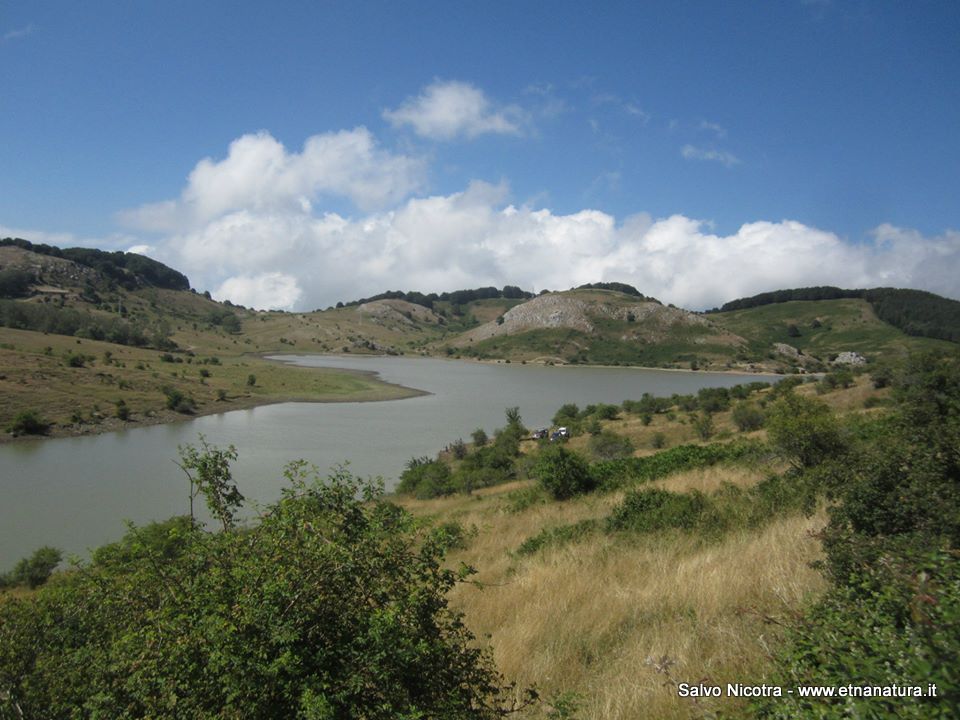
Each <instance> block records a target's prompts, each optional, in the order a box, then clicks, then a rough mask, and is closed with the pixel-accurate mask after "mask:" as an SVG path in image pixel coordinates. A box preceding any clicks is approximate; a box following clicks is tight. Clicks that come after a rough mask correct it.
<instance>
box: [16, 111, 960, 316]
mask: <svg viewBox="0 0 960 720" xmlns="http://www.w3.org/2000/svg"><path fill="white" fill-rule="evenodd" d="M377 157H379V158H380V159H381V160H383V162H384V163H385V165H386V168H385V169H377V168H375V167H374V165H376V162H375V161H374V158H377ZM354 161H356V162H359V167H354V166H352V165H351V162H354ZM411 162H412V161H409V160H408V159H407V158H405V157H402V156H396V155H392V154H390V153H387V152H386V151H383V150H379V149H377V147H376V143H375V142H374V140H373V138H372V137H370V135H369V133H368V132H367V131H366V130H363V129H360V130H355V131H349V132H345V133H330V134H327V135H318V136H315V137H314V138H311V140H309V141H308V142H307V143H306V144H305V146H304V150H303V151H302V152H301V153H289V152H287V151H286V150H285V149H284V148H283V146H282V145H280V143H278V142H277V141H276V140H274V139H273V138H272V137H270V136H269V135H267V134H265V133H261V134H258V135H247V136H244V137H242V138H240V139H238V140H237V141H236V142H234V143H233V144H232V145H231V147H230V151H229V153H228V155H227V157H226V158H225V159H224V160H221V161H219V162H217V161H213V160H203V161H201V162H200V163H198V165H197V166H196V168H195V169H194V171H193V172H192V173H191V174H190V177H189V180H188V182H187V184H186V187H185V188H184V189H183V191H182V192H181V194H180V196H179V198H177V199H176V200H171V201H168V202H165V203H159V204H155V205H149V206H144V207H143V208H138V209H136V210H134V211H131V212H130V213H129V216H131V217H134V218H136V219H139V220H140V221H142V222H143V223H144V224H145V225H146V226H149V227H155V228H161V229H165V230H164V231H163V232H162V233H158V234H157V235H156V236H155V237H153V238H151V239H150V244H151V245H152V246H153V247H154V248H155V251H152V252H151V256H153V257H156V258H157V259H158V260H161V261H163V262H166V263H168V264H170V265H171V266H173V267H175V268H177V269H178V270H181V271H183V272H185V273H186V274H187V275H188V276H189V277H190V279H191V281H192V282H193V284H194V286H195V287H197V288H199V289H212V290H213V289H215V290H213V292H214V294H215V295H216V296H217V297H219V298H223V299H230V300H232V301H234V302H237V303H241V304H244V305H249V306H253V307H258V308H283V309H314V308H322V307H326V306H328V305H332V304H334V303H336V302H337V301H338V300H344V301H347V300H351V299H356V298H359V297H363V296H369V295H372V294H376V293H379V292H383V291H385V290H420V291H423V292H431V291H435V292H442V291H450V290H456V289H460V288H468V287H478V286H487V285H495V286H497V287H501V286H503V285H505V284H510V285H519V286H521V287H523V288H526V289H529V290H533V291H539V290H542V289H545V288H548V289H552V290H562V289H567V288H570V287H573V286H576V285H580V284H582V283H587V282H597V281H619V282H626V283H630V284H632V285H635V286H636V287H637V288H639V289H640V290H641V291H642V292H644V293H646V294H649V295H653V296H655V297H658V298H660V299H661V300H663V301H664V302H671V303H674V304H676V305H680V306H682V307H687V308H691V309H704V308H709V307H712V306H715V305H719V304H722V303H723V302H726V301H728V300H731V299H734V298H737V297H742V296H747V295H752V294H755V293H758V292H763V291H767V290H776V289H782V288H789V287H802V286H809V285H838V286H841V287H874V286H880V285H890V286H898V287H914V288H921V289H927V290H932V291H934V292H937V293H941V294H944V295H947V296H950V297H958V298H960V280H958V278H960V232H956V231H947V232H945V233H944V234H942V235H940V236H937V237H926V236H923V235H922V234H921V233H919V232H917V231H915V230H910V229H904V228H898V227H895V226H892V225H881V226H879V227H878V228H876V230H875V231H874V232H873V236H872V238H871V241H870V242H866V243H862V244H851V243H849V242H847V241H845V240H843V239H842V238H840V237H838V236H837V235H835V234H834V233H831V232H827V231H824V230H820V229H817V228H814V227H810V226H808V225H804V224H802V223H799V222H795V221H790V220H782V221H779V222H769V221H756V222H748V223H745V224H744V225H742V226H741V227H740V228H739V229H738V230H737V231H736V232H733V233H730V234H718V233H716V232H715V231H713V229H712V227H711V225H710V223H709V222H704V221H701V220H698V219H694V218H690V217H686V216H684V215H673V216H671V217H665V218H652V217H650V216H648V215H646V214H642V213H640V214H636V215H632V216H629V217H625V218H616V217H614V216H612V215H610V214H608V213H605V212H601V211H598V210H593V209H589V208H586V209H583V210H580V211H579V212H572V213H566V214H562V213H556V212H554V211H552V210H550V209H548V208H545V207H538V206H536V205H533V204H527V205H519V206H518V205H515V204H512V203H511V201H510V189H509V187H508V186H507V185H506V183H500V184H496V185H493V184H489V183H485V182H480V181H474V182H472V183H470V184H469V185H468V186H467V187H466V188H465V189H464V190H462V191H461V192H455V193H450V194H435V195H430V196H423V195H413V196H409V193H411V192H412V189H413V188H414V187H416V183H415V181H414V178H415V177H416V173H414V171H413V168H414V165H411ZM391 164H393V165H395V166H396V168H399V170H398V169H396V168H391ZM356 187H363V188H369V187H373V188H377V189H376V190H375V191H369V190H366V189H365V190H363V192H361V193H360V194H361V195H363V196H365V197H370V196H372V197H376V198H378V199H382V200H383V201H386V199H388V198H394V200H393V202H392V204H390V205H388V206H387V207H384V208H379V209H374V210H368V211H361V212H359V213H358V214H357V215H356V216H350V215H345V214H339V213H335V212H330V211H324V210H323V209H322V208H323V206H322V203H320V202H319V201H318V199H319V197H322V196H323V195H324V194H326V192H327V190H328V189H329V188H337V189H338V192H343V193H346V192H348V191H349V192H352V191H353V190H352V189H353V188H356ZM395 188H401V189H402V191H401V190H395ZM315 206H318V207H315ZM0 230H2V228H0ZM12 234H19V235H20V236H21V237H27V239H33V237H31V236H30V235H29V234H26V233H12ZM39 240H40V241H45V242H51V241H54V242H55V239H53V240H52V239H51V238H50V237H49V236H48V237H44V238H39ZM135 242H136V244H140V245H143V244H145V243H144V241H143V240H137V241H133V240H132V239H128V241H127V242H125V244H124V245H123V246H122V247H130V246H131V245H134V243H135ZM56 244H64V243H59V242H58V243H56ZM137 249H138V250H139V249H141V248H137ZM144 249H145V248H144Z"/></svg>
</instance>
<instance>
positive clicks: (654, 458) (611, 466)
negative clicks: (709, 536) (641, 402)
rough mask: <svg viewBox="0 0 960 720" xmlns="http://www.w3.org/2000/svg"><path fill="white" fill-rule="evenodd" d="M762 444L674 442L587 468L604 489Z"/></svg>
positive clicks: (732, 456)
mask: <svg viewBox="0 0 960 720" xmlns="http://www.w3.org/2000/svg"><path fill="white" fill-rule="evenodd" d="M762 448H763V446H762V445H760V444H759V443H752V442H736V443H713V444H711V445H678V446H677V447H675V448H670V449H669V450H664V451H662V452H658V453H656V454H654V455H648V456H647V457H640V458H635V457H631V458H622V459H620V460H607V461H604V462H598V463H594V464H593V466H592V467H591V468H590V472H591V474H592V475H593V477H594V478H595V479H596V481H597V482H598V483H599V484H600V485H601V487H602V488H603V489H604V490H614V489H616V488H619V487H622V486H623V485H626V484H630V483H641V482H649V481H651V480H656V479H658V478H661V477H666V476H667V475H670V474H672V473H675V472H680V471H683V470H692V469H694V468H698V467H708V466H710V465H715V464H716V463H719V462H724V461H728V460H729V461H734V460H742V459H744V458H749V457H751V456H752V455H755V454H757V453H758V452H760V451H761V449H762Z"/></svg>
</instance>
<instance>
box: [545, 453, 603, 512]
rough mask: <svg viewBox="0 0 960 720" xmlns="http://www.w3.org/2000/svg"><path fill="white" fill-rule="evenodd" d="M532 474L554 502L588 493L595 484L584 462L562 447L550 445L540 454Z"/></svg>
mask: <svg viewBox="0 0 960 720" xmlns="http://www.w3.org/2000/svg"><path fill="white" fill-rule="evenodd" d="M533 474H534V476H535V477H536V478H537V480H539V482H540V485H541V486H542V487H543V488H544V489H545V490H546V491H547V492H549V493H550V495H552V496H553V498H554V499H555V500H566V499H568V498H571V497H573V496H574V495H580V494H582V493H585V492H590V491H591V490H593V488H594V487H596V482H595V480H594V478H593V476H592V475H591V474H590V468H589V467H588V465H587V463H586V461H584V459H583V458H582V457H580V455H578V454H577V453H575V452H573V451H571V450H567V449H566V448H565V447H563V446H562V445H558V444H555V445H550V446H548V447H546V448H544V449H543V450H542V451H541V452H540V456H539V457H538V458H537V463H536V465H534V467H533Z"/></svg>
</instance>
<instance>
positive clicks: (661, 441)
mask: <svg viewBox="0 0 960 720" xmlns="http://www.w3.org/2000/svg"><path fill="white" fill-rule="evenodd" d="M650 445H651V446H652V447H653V448H654V449H655V450H659V449H660V448H663V447H666V446H667V436H666V435H664V434H663V433H662V432H658V433H654V434H653V437H652V438H650Z"/></svg>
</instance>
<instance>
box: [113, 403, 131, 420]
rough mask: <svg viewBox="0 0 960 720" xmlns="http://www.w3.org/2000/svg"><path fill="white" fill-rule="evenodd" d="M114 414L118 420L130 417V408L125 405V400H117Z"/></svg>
mask: <svg viewBox="0 0 960 720" xmlns="http://www.w3.org/2000/svg"><path fill="white" fill-rule="evenodd" d="M115 414H116V416H117V418H118V419H119V420H129V419H130V408H129V407H127V403H126V401H125V400H122V399H121V400H117V409H116V413H115Z"/></svg>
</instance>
